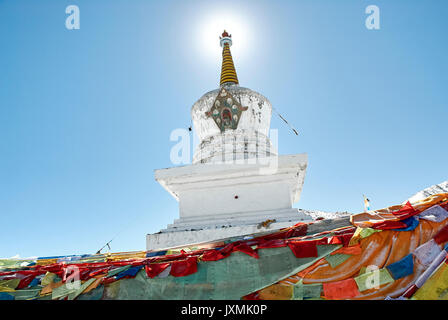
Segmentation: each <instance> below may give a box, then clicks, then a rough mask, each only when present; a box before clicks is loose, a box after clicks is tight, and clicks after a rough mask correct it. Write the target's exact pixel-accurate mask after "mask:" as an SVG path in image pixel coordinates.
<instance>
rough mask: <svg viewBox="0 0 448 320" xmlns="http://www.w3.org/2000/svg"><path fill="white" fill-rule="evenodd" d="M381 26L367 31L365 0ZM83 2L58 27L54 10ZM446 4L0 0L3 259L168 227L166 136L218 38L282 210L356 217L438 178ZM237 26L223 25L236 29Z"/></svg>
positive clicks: (186, 116)
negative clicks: (291, 203)
mask: <svg viewBox="0 0 448 320" xmlns="http://www.w3.org/2000/svg"><path fill="white" fill-rule="evenodd" d="M371 4H374V5H377V6H378V7H379V9H380V29H379V30H368V29H367V28H366V26H365V20H366V18H367V16H368V14H366V13H365V9H366V7H367V6H368V5H371ZM69 5H77V6H78V7H79V9H80V29H79V30H68V29H67V28H66V27H65V20H66V18H67V17H68V14H66V13H65V9H66V7H67V6H69ZM447 12H448V2H447V1H444V0H440V1H430V0H427V1H411V0H393V1H391V0H388V1H381V0H369V1H364V0H340V1H334V0H326V1H324V0H309V1H299V0H291V1H286V0H277V1H273V0H271V1H263V0H256V1H252V0H249V1H248V0H246V1H241V0H237V1H233V0H226V1H211V0H207V1H205V0H203V1H193V0H182V1H174V0H172V1H162V0H160V1H140V0H133V1H129V0H94V1H93V0H39V1H35V0H27V1H26V0H0V218H1V220H0V221H1V223H0V225H1V231H0V257H10V256H14V255H16V254H19V255H20V256H21V257H30V256H51V255H69V254H83V253H95V252H96V251H97V250H98V249H99V248H100V247H102V246H103V245H104V244H105V243H106V242H107V241H108V240H110V239H112V238H114V240H113V241H112V243H111V249H112V251H113V252H119V251H134V250H144V249H145V235H146V234H147V233H154V232H158V231H159V230H160V229H162V228H164V227H165V226H166V225H167V224H169V223H172V222H173V220H174V219H175V218H177V217H178V204H177V202H176V201H175V200H174V199H173V198H172V197H171V196H170V195H169V194H168V193H167V192H166V191H165V190H164V189H163V188H162V187H161V186H160V185H159V184H158V183H157V182H156V181H155V180H154V170H155V169H159V168H166V167H171V166H173V164H172V163H171V162H170V149H171V148H172V147H173V145H174V144H175V142H172V141H170V133H171V132H172V131H173V130H174V129H177V128H188V126H189V125H190V108H191V106H192V105H193V103H194V102H195V101H196V100H197V99H199V98H200V97H201V96H202V94H204V93H205V92H208V91H210V90H213V89H216V88H217V87H218V84H219V74H220V65H221V56H220V50H221V49H220V47H219V41H218V36H219V31H221V32H222V30H221V29H224V28H226V29H227V30H228V31H229V32H230V33H231V34H232V36H233V40H234V42H233V46H232V54H233V58H234V61H235V65H236V68H237V73H238V78H239V81H240V85H241V86H244V87H248V88H251V89H253V90H255V91H258V92H260V93H261V94H263V95H264V96H266V97H267V98H268V99H269V100H270V101H271V103H272V104H273V106H274V107H275V108H276V109H277V110H278V111H279V112H280V113H281V114H282V115H283V116H284V117H285V118H286V119H288V121H289V122H290V123H292V124H293V125H294V126H295V127H296V128H297V129H298V130H299V131H300V135H299V136H295V135H294V134H292V133H291V131H290V130H289V129H288V127H287V126H286V125H285V124H284V123H283V122H281V120H279V118H278V117H277V116H276V115H275V114H274V115H273V118H272V122H271V127H272V128H277V129H278V130H279V145H278V147H279V152H280V154H295V153H302V152H306V153H307V154H308V158H309V165H308V169H307V173H306V178H305V183H304V188H303V193H302V196H301V200H300V202H299V203H297V204H296V205H295V206H297V207H299V208H304V209H318V210H325V211H349V212H352V213H357V212H361V211H362V210H363V199H362V194H366V195H367V196H368V197H369V198H370V199H371V204H372V207H373V208H376V209H379V208H382V207H386V206H390V205H394V204H397V203H401V202H402V201H403V200H405V199H407V198H408V197H409V196H411V195H413V194H414V193H415V192H417V191H419V190H421V189H423V188H425V187H428V186H430V185H433V184H436V183H440V182H442V181H444V180H447V166H446V160H447V158H448V151H447V148H446V141H447V138H448V131H447V130H446V121H447V118H448V90H447V83H448V81H447V80H448V61H447V56H448V54H447V48H448V45H447V30H448V20H447V19H446V13H447ZM232 28H233V29H232Z"/></svg>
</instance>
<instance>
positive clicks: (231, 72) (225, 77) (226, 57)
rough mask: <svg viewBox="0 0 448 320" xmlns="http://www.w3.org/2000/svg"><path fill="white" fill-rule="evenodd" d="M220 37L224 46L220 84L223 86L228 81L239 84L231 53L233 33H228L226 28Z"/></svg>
mask: <svg viewBox="0 0 448 320" xmlns="http://www.w3.org/2000/svg"><path fill="white" fill-rule="evenodd" d="M219 39H220V44H221V47H222V68H221V81H220V83H219V84H220V86H221V87H222V86H223V85H224V84H227V83H233V84H238V77H237V75H236V70H235V65H234V64H233V59H232V54H231V53H230V46H231V45H232V35H230V34H228V33H227V32H226V30H224V32H223V33H222V36H221V37H219Z"/></svg>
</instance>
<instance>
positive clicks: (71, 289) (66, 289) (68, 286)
mask: <svg viewBox="0 0 448 320" xmlns="http://www.w3.org/2000/svg"><path fill="white" fill-rule="evenodd" d="M80 287H81V280H76V281H73V282H71V283H64V284H63V285H62V286H60V287H57V288H54V289H53V291H52V293H51V299H53V300H55V299H60V298H65V297H66V296H68V295H69V294H72V293H75V292H76V291H77V290H79V288H80Z"/></svg>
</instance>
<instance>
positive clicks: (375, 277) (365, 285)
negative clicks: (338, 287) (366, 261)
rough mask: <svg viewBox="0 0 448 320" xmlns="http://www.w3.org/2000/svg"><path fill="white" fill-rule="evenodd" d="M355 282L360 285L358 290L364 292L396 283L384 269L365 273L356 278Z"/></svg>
mask: <svg viewBox="0 0 448 320" xmlns="http://www.w3.org/2000/svg"><path fill="white" fill-rule="evenodd" d="M355 281H356V284H357V285H358V290H359V291H360V292H362V291H365V290H368V289H373V288H379V286H381V285H383V284H386V283H389V282H394V279H393V278H392V276H391V275H390V273H389V271H388V270H387V269H386V268H384V269H379V270H374V271H370V272H365V273H363V274H361V275H360V276H358V277H356V278H355Z"/></svg>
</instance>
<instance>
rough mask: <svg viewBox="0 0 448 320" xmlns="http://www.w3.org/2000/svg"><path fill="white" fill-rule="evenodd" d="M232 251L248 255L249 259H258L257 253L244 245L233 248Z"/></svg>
mask: <svg viewBox="0 0 448 320" xmlns="http://www.w3.org/2000/svg"><path fill="white" fill-rule="evenodd" d="M233 251H241V252H244V253H246V254H248V255H250V256H251V257H254V258H256V259H258V252H257V251H256V250H254V249H252V248H251V247H250V246H248V245H247V244H245V243H241V244H239V245H237V246H236V247H234V248H233Z"/></svg>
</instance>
